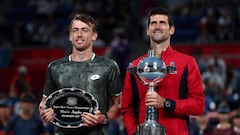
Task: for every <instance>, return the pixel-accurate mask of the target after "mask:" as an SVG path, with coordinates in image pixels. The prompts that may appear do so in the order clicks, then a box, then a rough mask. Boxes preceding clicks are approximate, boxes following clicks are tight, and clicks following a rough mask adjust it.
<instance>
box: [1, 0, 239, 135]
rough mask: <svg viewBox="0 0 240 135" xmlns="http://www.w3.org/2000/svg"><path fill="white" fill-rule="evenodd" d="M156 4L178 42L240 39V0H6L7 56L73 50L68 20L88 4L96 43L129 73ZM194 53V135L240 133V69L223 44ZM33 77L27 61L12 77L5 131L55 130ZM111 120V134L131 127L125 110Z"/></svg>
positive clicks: (4, 104)
mask: <svg viewBox="0 0 240 135" xmlns="http://www.w3.org/2000/svg"><path fill="white" fill-rule="evenodd" d="M158 5H164V6H168V7H169V9H170V10H171V11H172V12H173V15H174V16H173V17H174V22H175V26H176V32H175V34H174V36H173V38H172V40H173V43H182V42H184V43H185V42H189V43H191V44H199V45H201V44H205V43H232V42H238V41H239V40H240V37H239V35H240V1H238V0H131V1H129V0H2V1H1V4H0V55H1V57H0V61H1V63H3V61H4V60H6V59H5V55H6V54H9V53H8V52H7V51H9V50H11V49H13V48H14V47H49V48H54V47H61V48H64V49H66V51H70V48H71V45H70V42H69V41H68V24H69V21H70V19H71V18H72V15H74V13H76V12H82V13H89V14H91V15H92V16H93V17H95V18H96V19H97V20H98V21H99V27H98V31H99V38H98V40H97V41H96V42H94V46H95V47H99V46H102V47H107V48H108V49H107V51H106V54H105V57H109V58H112V59H115V60H116V62H117V63H118V65H119V67H120V70H121V72H122V75H123V76H122V78H124V73H125V69H126V66H127V65H128V62H129V56H130V54H131V51H132V50H131V47H130V46H129V45H130V44H131V42H132V41H133V40H142V39H146V37H145V35H146V34H145V26H146V13H147V11H148V9H150V8H152V7H155V6H158ZM6 50H7V51H6ZM5 52H7V53H5ZM194 56H195V58H196V60H197V62H198V64H199V68H200V71H201V74H202V79H203V86H204V92H205V95H206V109H205V113H204V114H203V115H202V116H194V117H192V118H191V123H190V126H191V127H192V128H191V135H215V134H218V135H221V134H224V135H227V134H229V135H239V134H240V113H239V110H240V84H239V83H238V82H240V71H238V70H237V69H236V68H235V67H230V66H229V65H227V64H226V63H225V61H224V59H223V58H221V54H220V53H219V52H218V51H217V50H216V51H214V52H212V54H211V56H210V57H206V56H204V54H202V53H201V52H196V53H195V54H194ZM3 58H4V59H3ZM31 79H34V78H30V77H29V75H28V69H27V67H25V66H20V67H19V68H18V72H17V74H16V76H13V77H12V80H11V83H10V85H9V93H7V94H5V93H1V95H0V135H1V133H2V132H1V131H3V129H6V131H9V133H10V134H11V132H12V133H14V132H18V133H19V134H18V135H21V134H20V133H21V131H20V129H24V132H27V130H29V133H30V131H31V130H33V129H34V130H36V129H35V128H38V129H37V130H38V131H39V133H38V134H40V133H41V134H53V128H52V125H51V124H50V125H49V124H46V123H42V122H41V120H40V119H39V116H38V112H37V109H36V108H37V105H38V98H39V95H36V92H34V89H33V88H34V86H32V84H31ZM40 96H41V95H40ZM26 104H27V105H26ZM30 108H31V109H30ZM32 118H33V119H32ZM36 121H37V122H36ZM18 122H19V123H20V124H19V123H18ZM25 122H26V123H25ZM31 122H33V123H37V124H39V125H34V126H31V127H32V128H33V129H26V128H25V127H24V128H23V127H21V125H25V124H26V125H27V124H29V125H31ZM22 123H24V124H22ZM14 124H16V125H14ZM17 124H19V125H17ZM110 124H111V125H110V133H109V134H110V135H124V134H125V132H124V123H122V121H121V118H120V119H117V120H116V121H113V122H112V123H110ZM18 126H19V127H18ZM14 127H16V128H14ZM17 127H18V128H17ZM219 130H220V131H219ZM23 134H24V133H23ZM30 134H31V133H30ZM24 135H26V134H24ZM31 135H34V134H31Z"/></svg>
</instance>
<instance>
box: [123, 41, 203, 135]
mask: <svg viewBox="0 0 240 135" xmlns="http://www.w3.org/2000/svg"><path fill="white" fill-rule="evenodd" d="M145 56H146V55H144V56H141V57H139V58H138V59H136V60H135V61H133V65H134V66H137V64H138V63H139V61H140V60H141V59H142V58H143V57H145ZM162 60H163V61H164V62H165V63H166V65H169V64H170V62H172V61H173V62H175V66H176V68H177V74H168V75H167V76H166V77H165V78H164V79H163V80H162V81H161V82H160V84H159V85H158V87H156V89H155V90H156V91H158V93H159V94H160V95H161V96H162V97H165V98H169V99H172V100H175V101H176V107H175V110H174V111H172V112H170V111H166V110H163V109H159V110H158V112H159V116H158V122H159V123H161V124H162V125H163V126H165V128H166V134H167V135H188V127H187V123H186V120H185V118H186V117H185V116H189V115H199V114H201V113H203V111H204V105H205V104H204V103H205V96H204V94H203V88H202V78H201V74H200V72H199V69H198V66H197V63H196V61H195V60H194V59H193V58H192V57H191V56H188V55H185V54H182V53H179V52H177V51H175V50H173V49H172V47H171V46H170V47H168V49H167V50H166V52H163V53H162ZM186 67H187V68H188V77H187V88H188V92H187V98H186V99H179V86H180V82H181V77H182V74H183V71H184V69H185V68H186ZM135 79H136V82H137V86H138V89H139V97H140V110H139V116H136V114H135V113H134V109H133V107H132V106H133V104H132V103H133V101H132V99H133V95H132V84H131V79H130V73H129V72H127V73H126V78H125V82H124V88H123V93H122V105H121V113H122V115H123V119H124V122H125V125H126V130H127V132H128V135H132V134H133V133H134V132H135V130H136V127H137V126H138V125H139V124H140V123H143V122H144V120H145V112H146V106H145V103H144V101H145V95H146V92H147V89H148V86H146V85H143V84H142V82H141V81H140V80H139V79H138V78H137V77H135ZM138 121H139V122H138Z"/></svg>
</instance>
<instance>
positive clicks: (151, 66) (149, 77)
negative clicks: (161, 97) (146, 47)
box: [137, 57, 167, 84]
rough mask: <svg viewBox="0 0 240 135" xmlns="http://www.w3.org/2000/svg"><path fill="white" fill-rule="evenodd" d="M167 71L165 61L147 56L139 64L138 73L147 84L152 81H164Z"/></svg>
mask: <svg viewBox="0 0 240 135" xmlns="http://www.w3.org/2000/svg"><path fill="white" fill-rule="evenodd" d="M166 73H167V68H166V65H165V63H164V62H163V61H162V60H161V59H159V58H157V57H146V58H144V59H143V60H141V61H140V62H139V64H138V66H137V75H138V76H139V77H140V79H141V80H142V81H143V82H144V83H145V84H149V83H150V82H153V83H154V84H156V83H158V82H160V81H162V80H163V78H164V77H165V76H166Z"/></svg>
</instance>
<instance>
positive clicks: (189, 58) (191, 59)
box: [174, 50, 195, 63]
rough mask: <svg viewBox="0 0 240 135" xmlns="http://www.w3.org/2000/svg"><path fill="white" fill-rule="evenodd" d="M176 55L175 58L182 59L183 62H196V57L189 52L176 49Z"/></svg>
mask: <svg viewBox="0 0 240 135" xmlns="http://www.w3.org/2000/svg"><path fill="white" fill-rule="evenodd" d="M174 56H175V58H177V59H179V60H181V61H182V62H187V63H189V62H194V61H195V58H194V57H193V56H191V55H189V54H186V53H183V52H180V51H177V50H174Z"/></svg>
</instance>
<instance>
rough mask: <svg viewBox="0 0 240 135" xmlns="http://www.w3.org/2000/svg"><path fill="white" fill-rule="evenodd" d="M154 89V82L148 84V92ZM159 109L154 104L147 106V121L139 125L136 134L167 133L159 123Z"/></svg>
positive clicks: (163, 134) (156, 134) (164, 134)
mask: <svg viewBox="0 0 240 135" xmlns="http://www.w3.org/2000/svg"><path fill="white" fill-rule="evenodd" d="M153 91H154V83H153V82H150V83H149V85H148V92H153ZM157 115H158V111H157V108H155V107H154V106H147V109H146V118H145V122H144V123H142V124H141V125H140V126H138V127H137V131H136V135H166V129H165V127H163V126H162V125H160V124H159V123H157V119H158V117H157Z"/></svg>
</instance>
